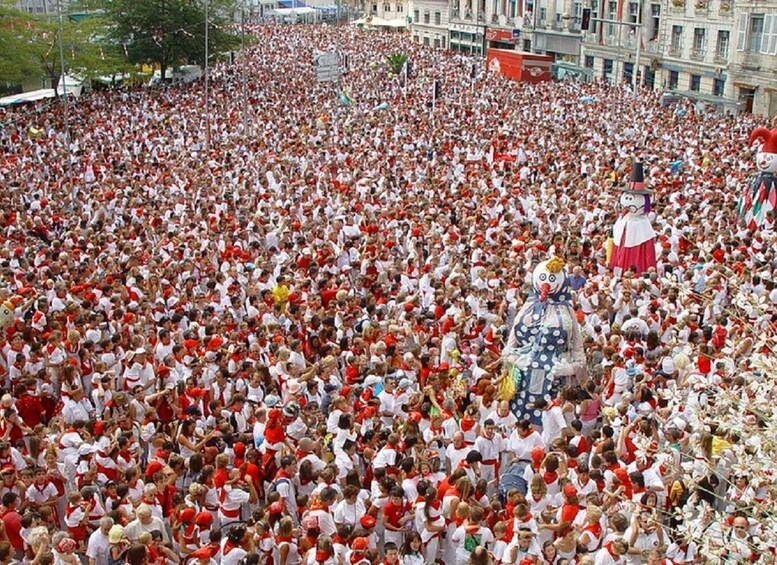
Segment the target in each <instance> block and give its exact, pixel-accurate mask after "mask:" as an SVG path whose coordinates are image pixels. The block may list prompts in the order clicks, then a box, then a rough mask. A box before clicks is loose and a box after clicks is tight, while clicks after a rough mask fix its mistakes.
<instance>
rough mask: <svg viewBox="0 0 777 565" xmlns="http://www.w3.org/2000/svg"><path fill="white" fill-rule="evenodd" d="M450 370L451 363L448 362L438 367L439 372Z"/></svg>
mask: <svg viewBox="0 0 777 565" xmlns="http://www.w3.org/2000/svg"><path fill="white" fill-rule="evenodd" d="M450 368H451V365H450V363H448V362H447V361H443V362H442V363H440V366H439V367H437V370H438V371H447V370H448V369H450Z"/></svg>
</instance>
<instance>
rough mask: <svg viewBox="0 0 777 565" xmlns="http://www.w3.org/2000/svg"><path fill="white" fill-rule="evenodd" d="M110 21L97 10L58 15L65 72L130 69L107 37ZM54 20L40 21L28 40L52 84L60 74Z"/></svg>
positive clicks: (90, 74)
mask: <svg viewBox="0 0 777 565" xmlns="http://www.w3.org/2000/svg"><path fill="white" fill-rule="evenodd" d="M111 28H112V25H111V22H110V21H109V20H108V19H107V18H105V17H104V16H102V15H100V14H96V15H94V16H92V17H86V18H79V19H73V18H70V17H68V16H64V15H63V17H62V47H63V55H64V58H63V61H64V67H65V73H67V74H68V75H70V76H76V77H79V78H82V79H87V80H88V79H92V78H95V77H98V76H104V75H113V74H118V73H123V72H128V71H130V70H131V65H130V63H129V61H128V60H127V57H126V56H125V55H124V53H123V52H122V48H121V46H120V45H119V44H117V43H116V42H115V41H113V39H112V38H111V37H110V34H111ZM58 34H59V26H58V23H57V21H56V20H55V21H49V22H41V23H39V24H38V33H37V34H36V37H35V38H34V41H33V43H32V44H31V49H32V51H33V53H34V56H35V57H36V59H37V61H38V63H39V66H40V69H41V70H42V72H43V76H45V77H46V78H48V79H50V80H51V83H52V88H56V87H57V85H58V84H59V80H60V78H61V76H60V75H61V74H62V62H61V61H60V53H59V35H58Z"/></svg>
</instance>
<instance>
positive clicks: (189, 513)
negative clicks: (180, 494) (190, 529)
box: [178, 506, 197, 524]
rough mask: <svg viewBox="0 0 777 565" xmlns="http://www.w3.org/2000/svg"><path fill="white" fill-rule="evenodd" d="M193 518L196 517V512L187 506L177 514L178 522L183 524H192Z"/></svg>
mask: <svg viewBox="0 0 777 565" xmlns="http://www.w3.org/2000/svg"><path fill="white" fill-rule="evenodd" d="M195 516H197V511H196V510H195V509H194V508H192V507H191V506H187V507H186V508H183V509H181V511H180V512H179V513H178V520H179V521H181V522H183V523H184V524H191V523H192V522H194V518H195Z"/></svg>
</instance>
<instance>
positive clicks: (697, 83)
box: [691, 75, 701, 92]
mask: <svg viewBox="0 0 777 565" xmlns="http://www.w3.org/2000/svg"><path fill="white" fill-rule="evenodd" d="M691 90H692V91H693V92H699V91H700V90H701V75H691Z"/></svg>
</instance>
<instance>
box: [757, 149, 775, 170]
mask: <svg viewBox="0 0 777 565" xmlns="http://www.w3.org/2000/svg"><path fill="white" fill-rule="evenodd" d="M755 162H756V165H757V166H758V170H759V171H761V172H762V173H772V174H774V173H777V153H758V155H756V157H755Z"/></svg>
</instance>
